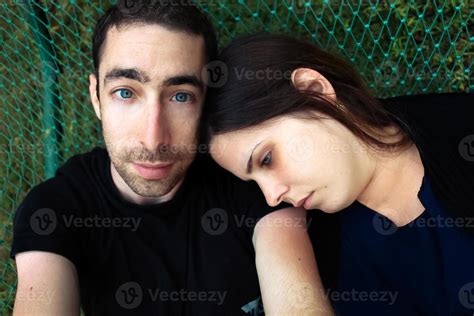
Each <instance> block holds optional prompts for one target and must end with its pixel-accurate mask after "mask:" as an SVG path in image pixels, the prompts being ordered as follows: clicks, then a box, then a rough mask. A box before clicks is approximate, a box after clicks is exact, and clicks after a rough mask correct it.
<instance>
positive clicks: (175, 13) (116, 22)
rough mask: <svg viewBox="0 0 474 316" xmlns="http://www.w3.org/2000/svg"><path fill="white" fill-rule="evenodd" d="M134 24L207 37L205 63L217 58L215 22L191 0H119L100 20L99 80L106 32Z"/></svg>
mask: <svg viewBox="0 0 474 316" xmlns="http://www.w3.org/2000/svg"><path fill="white" fill-rule="evenodd" d="M132 24H157V25H161V26H163V27H166V28H168V29H170V30H174V31H182V32H185V33H190V34H194V35H202V36H203V38H204V45H205V54H206V62H209V61H211V60H214V59H215V58H216V55H217V39H216V34H215V31H214V28H213V26H212V23H211V22H210V21H209V19H208V18H207V16H206V14H205V13H204V12H202V11H201V10H200V9H199V8H198V7H197V6H196V5H195V4H194V3H193V2H192V1H184V0H179V1H173V0H166V1H163V0H135V1H130V0H119V2H118V4H117V5H114V6H112V7H110V8H109V9H108V10H107V11H106V12H105V13H104V15H103V16H102V17H100V19H99V20H98V21H97V24H96V26H95V29H94V35H93V38H92V57H93V61H94V72H95V75H96V77H97V78H99V63H100V59H101V56H102V53H103V44H104V42H105V40H106V35H107V32H108V30H109V29H110V28H112V27H117V28H118V29H120V28H121V27H125V26H129V25H132Z"/></svg>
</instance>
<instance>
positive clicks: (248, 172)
mask: <svg viewBox="0 0 474 316" xmlns="http://www.w3.org/2000/svg"><path fill="white" fill-rule="evenodd" d="M262 142H263V140H262V141H261V142H258V143H257V145H255V147H254V148H253V149H252V152H251V153H250V157H249V160H248V161H247V174H251V173H252V156H253V152H254V151H255V149H256V148H257V147H258V145H260V144H261V143H262Z"/></svg>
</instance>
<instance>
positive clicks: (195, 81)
mask: <svg viewBox="0 0 474 316" xmlns="http://www.w3.org/2000/svg"><path fill="white" fill-rule="evenodd" d="M183 84H189V85H191V86H195V87H196V88H198V89H199V90H200V91H201V92H204V82H202V81H201V80H200V79H199V78H198V77H196V76H194V75H181V76H175V77H170V78H168V79H166V80H165V82H164V86H179V85H183Z"/></svg>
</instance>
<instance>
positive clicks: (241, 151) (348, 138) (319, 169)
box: [210, 116, 371, 213]
mask: <svg viewBox="0 0 474 316" xmlns="http://www.w3.org/2000/svg"><path fill="white" fill-rule="evenodd" d="M210 146H211V155H212V157H213V158H214V160H216V162H217V163H218V164H219V165H220V166H222V167H223V168H225V169H227V170H229V171H230V172H232V173H233V174H234V175H236V176H237V177H239V178H240V179H242V180H245V181H248V180H254V181H256V182H257V183H258V185H259V187H260V189H261V190H262V191H263V193H264V195H265V198H266V200H267V203H268V204H269V205H271V206H273V205H277V204H279V203H280V202H281V201H284V202H287V203H290V204H293V205H294V206H295V207H300V206H301V207H304V208H305V209H320V210H322V211H324V212H328V213H333V212H337V211H339V210H342V209H344V208H346V207H347V206H349V205H351V204H352V203H353V202H354V200H355V199H356V198H357V197H358V196H359V194H360V193H361V192H362V190H363V189H364V188H365V187H366V186H367V184H368V182H369V180H370V172H369V170H370V168H371V165H370V159H367V158H368V151H367V149H366V146H365V145H363V143H362V142H360V141H359V140H358V139H357V138H356V137H355V136H354V135H353V134H352V133H351V132H350V131H349V130H348V129H347V128H346V127H344V126H343V125H342V124H340V123H339V122H337V121H336V120H334V119H330V118H325V119H319V120H315V119H301V118H296V117H293V116H282V117H279V118H276V119H272V120H269V121H267V122H265V123H264V124H260V125H258V126H255V127H252V128H250V129H244V130H237V131H234V132H229V133H225V134H220V135H217V136H215V137H214V138H213V139H212V141H211V144H210ZM250 157H251V158H250ZM249 159H250V160H249ZM306 198H307V199H306ZM305 199H306V200H305Z"/></svg>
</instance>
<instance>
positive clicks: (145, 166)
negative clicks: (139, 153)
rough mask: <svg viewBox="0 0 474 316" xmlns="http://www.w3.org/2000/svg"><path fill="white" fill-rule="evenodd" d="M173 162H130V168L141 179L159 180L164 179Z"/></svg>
mask: <svg viewBox="0 0 474 316" xmlns="http://www.w3.org/2000/svg"><path fill="white" fill-rule="evenodd" d="M173 164H174V162H166V163H154V164H151V163H145V162H132V166H133V168H134V169H135V171H136V172H137V173H138V174H139V175H140V176H141V177H142V178H145V179H147V180H160V179H163V178H165V177H166V176H167V175H168V174H169V172H170V170H171V168H172V166H173Z"/></svg>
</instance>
